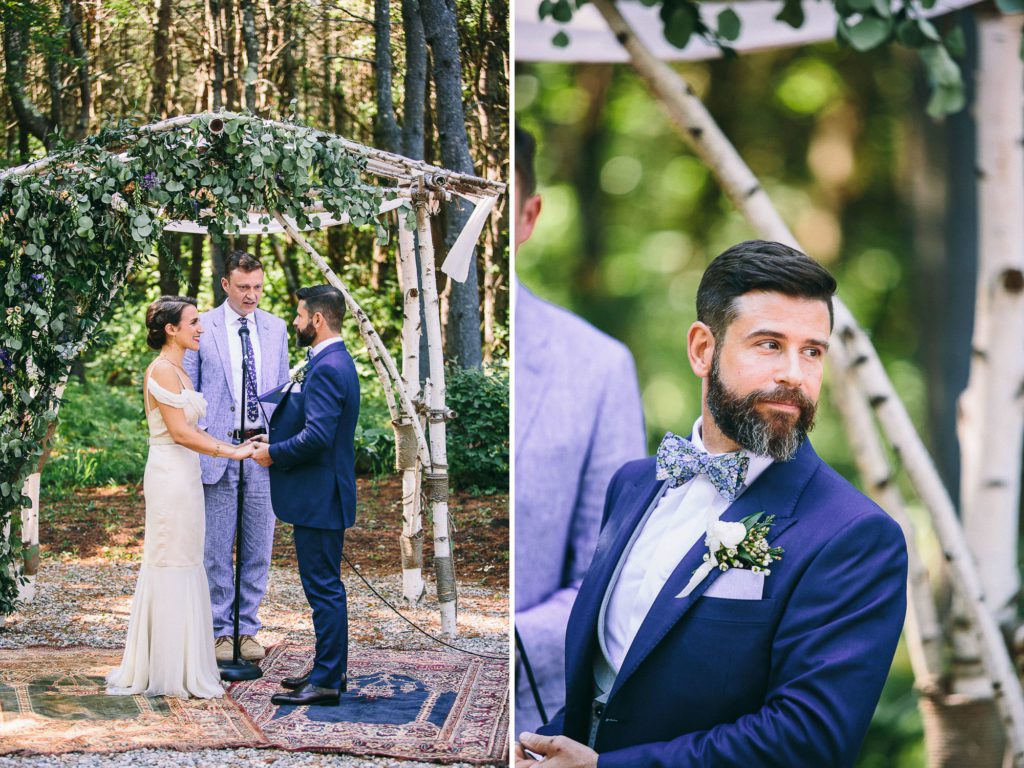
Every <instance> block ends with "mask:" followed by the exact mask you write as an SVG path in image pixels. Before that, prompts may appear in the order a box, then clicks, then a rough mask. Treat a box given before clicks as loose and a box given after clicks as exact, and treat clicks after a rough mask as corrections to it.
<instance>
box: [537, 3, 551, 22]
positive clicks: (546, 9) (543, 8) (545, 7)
mask: <svg viewBox="0 0 1024 768" xmlns="http://www.w3.org/2000/svg"><path fill="white" fill-rule="evenodd" d="M554 9H555V4H554V3H553V2H551V0H541V4H540V6H538V8H537V16H538V17H539V18H540V20H541V21H543V20H544V19H546V18H547V17H548V16H550V15H551V12H552V11H553V10H554Z"/></svg>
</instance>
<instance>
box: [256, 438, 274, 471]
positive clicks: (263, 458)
mask: <svg viewBox="0 0 1024 768" xmlns="http://www.w3.org/2000/svg"><path fill="white" fill-rule="evenodd" d="M260 437H264V435H260ZM252 458H253V461H255V462H256V463H257V464H259V465H260V466H261V467H269V466H270V465H271V464H273V463H274V460H273V459H272V458H270V444H269V443H266V442H263V441H262V440H261V441H260V442H258V443H254V444H253V454H252Z"/></svg>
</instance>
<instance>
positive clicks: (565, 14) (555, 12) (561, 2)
mask: <svg viewBox="0 0 1024 768" xmlns="http://www.w3.org/2000/svg"><path fill="white" fill-rule="evenodd" d="M551 18H553V19H554V20H555V21H559V22H561V23H562V24H566V23H568V22H570V21H572V6H571V5H569V0H555V4H554V6H553V7H552V9H551Z"/></svg>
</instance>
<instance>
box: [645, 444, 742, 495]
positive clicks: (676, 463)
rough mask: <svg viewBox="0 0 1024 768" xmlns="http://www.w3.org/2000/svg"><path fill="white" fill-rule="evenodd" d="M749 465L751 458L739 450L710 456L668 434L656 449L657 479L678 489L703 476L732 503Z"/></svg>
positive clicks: (740, 487)
mask: <svg viewBox="0 0 1024 768" xmlns="http://www.w3.org/2000/svg"><path fill="white" fill-rule="evenodd" d="M749 464H750V459H749V458H748V457H747V456H746V455H745V454H744V453H743V452H742V451H735V452H734V453H724V454H721V455H718V456H712V455H711V454H710V453H707V452H705V451H702V450H700V449H698V448H697V447H696V446H694V444H693V443H691V442H690V441H689V440H687V439H686V438H685V437H679V435H674V434H672V433H671V432H669V433H667V434H666V435H665V437H664V439H662V441H661V445H659V446H658V471H657V475H656V477H657V479H658V480H668V481H669V486H670V487H672V488H677V487H678V486H680V485H682V484H683V483H687V482H689V481H690V480H692V479H693V478H694V477H696V476H697V475H701V474H702V475H706V476H707V478H708V480H710V481H711V484H712V485H713V486H715V489H716V490H717V491H718V492H719V493H720V494H722V496H723V497H725V498H726V499H728V500H729V501H733V500H735V498H736V497H737V496H738V495H739V492H740V490H741V489H742V488H743V480H744V479H745V478H746V476H747V466H748V465H749Z"/></svg>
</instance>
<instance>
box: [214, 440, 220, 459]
mask: <svg viewBox="0 0 1024 768" xmlns="http://www.w3.org/2000/svg"><path fill="white" fill-rule="evenodd" d="M213 458H215V459H217V458H220V441H217V442H216V443H214V447H213Z"/></svg>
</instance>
